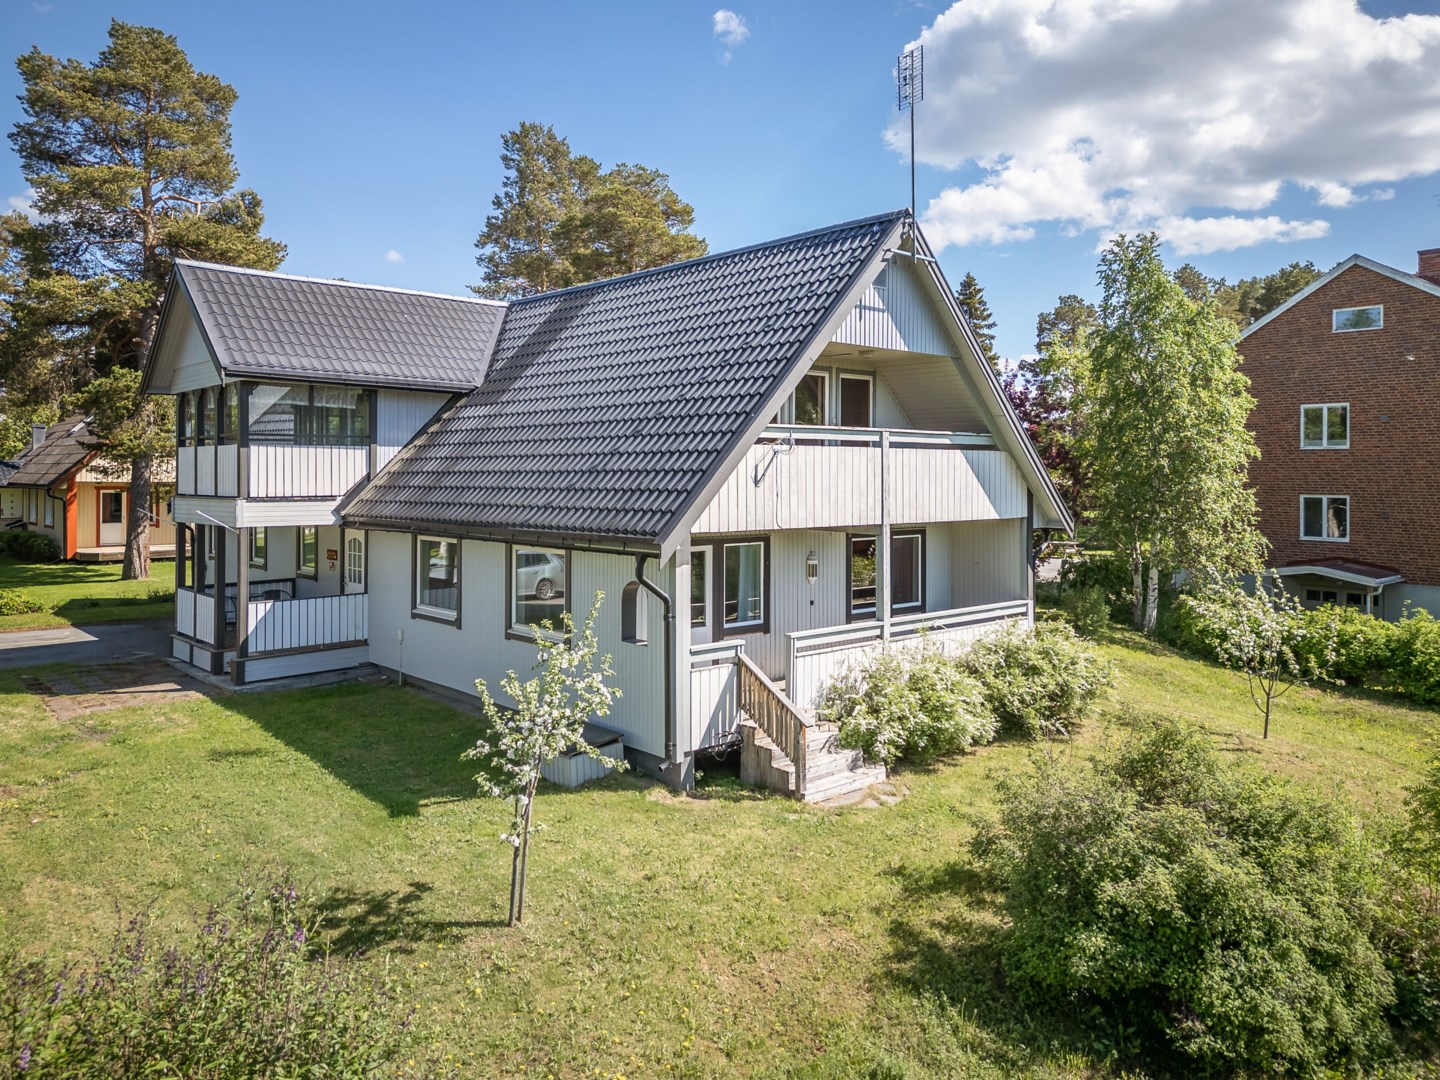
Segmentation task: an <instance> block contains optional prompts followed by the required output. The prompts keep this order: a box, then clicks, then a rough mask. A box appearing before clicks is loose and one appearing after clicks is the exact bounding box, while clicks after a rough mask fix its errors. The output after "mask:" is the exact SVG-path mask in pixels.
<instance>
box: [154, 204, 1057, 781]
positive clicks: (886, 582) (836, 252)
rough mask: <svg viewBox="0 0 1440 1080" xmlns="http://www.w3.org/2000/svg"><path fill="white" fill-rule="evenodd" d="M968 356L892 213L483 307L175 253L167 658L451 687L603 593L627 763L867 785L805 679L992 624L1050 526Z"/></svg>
mask: <svg viewBox="0 0 1440 1080" xmlns="http://www.w3.org/2000/svg"><path fill="white" fill-rule="evenodd" d="M977 356H978V348H977V346H976V343H975V340H974V337H973V335H972V333H971V332H970V330H969V328H968V327H967V326H966V325H965V323H964V320H963V318H962V317H961V316H960V313H959V311H958V309H957V308H956V306H955V304H954V299H953V294H952V292H951V290H950V288H949V286H948V285H947V284H946V282H945V280H944V278H943V276H942V275H941V273H940V270H939V267H938V264H937V263H936V262H935V260H934V258H933V255H932V253H931V251H930V249H929V248H928V247H927V245H926V244H925V241H924V238H923V236H921V235H920V233H919V231H918V230H917V229H916V228H915V227H914V225H913V223H912V221H911V219H910V217H909V215H908V213H906V212H898V213H893V214H887V215H883V216H879V217H875V218H870V219H865V220H863V221H857V222H849V223H846V224H843V225H838V226H834V227H831V228H828V229H822V230H818V231H816V232H812V233H806V234H803V235H800V236H795V237H787V238H784V239H782V240H777V241H773V242H770V243H767V244H761V245H757V246H755V247H752V248H746V249H743V250H740V251H736V252H728V253H724V254H719V255H712V256H707V257H706V258H703V259H698V260H694V261H691V262H687V263H681V264H678V265H676V266H671V267H665V268H663V269H659V270H653V271H646V272H643V273H639V274H632V275H629V276H627V277H622V278H616V279H612V280H610V281H605V282H598V283H595V284H593V285H587V286H580V287H577V288H573V289H568V290H562V291H559V292H552V293H545V294H541V295H539V296H535V297H529V298H526V299H524V300H519V301H514V302H511V303H509V304H508V305H507V304H498V303H493V302H487V301H479V300H468V299H458V298H449V297H438V296H431V295H425V294H415V293H407V292H402V291H399V290H387V289H374V288H368V287H365V286H358V285H353V284H349V283H345V282H328V281H326V282H322V281H310V280H305V279H297V278H291V277H287V276H285V275H279V274H265V273H259V272H253V271H242V270H234V269H227V268H222V267H212V266H202V265H199V264H192V263H181V264H179V265H178V266H177V271H176V275H175V278H174V281H173V282H172V285H171V288H170V290H169V293H168V294H167V299H166V306H165V315H164V319H163V322H162V326H161V329H160V332H159V335H158V338H157V342H156V346H155V348H154V350H153V352H152V358H151V363H150V366H149V370H148V373H147V387H148V389H149V390H150V391H151V392H156V393H174V394H179V395H180V396H181V409H180V416H181V421H180V423H181V429H180V432H179V435H180V450H179V462H178V469H177V475H178V491H177V495H176V499H175V507H174V515H175V520H176V521H177V522H178V523H180V527H181V528H183V529H186V530H189V531H190V532H191V533H192V534H193V536H194V537H195V544H194V545H193V546H194V550H195V553H196V554H195V557H194V558H192V559H191V560H189V561H188V562H186V563H183V564H182V566H181V569H180V571H179V573H180V576H181V581H180V587H181V591H180V599H179V601H178V602H177V616H176V632H175V652H176V655H177V656H178V657H180V658H181V659H184V660H187V661H190V662H193V663H196V664H199V665H201V666H205V667H208V668H209V669H210V670H212V671H217V672H218V671H224V670H229V671H230V672H231V673H232V676H233V677H234V678H235V679H236V680H237V681H253V680H259V679H266V678H272V677H275V676H278V675H281V674H288V673H291V672H299V671H316V670H326V669H333V668H339V667H345V666H349V665H355V664H359V663H362V662H367V661H368V662H369V663H371V664H375V665H377V666H379V667H380V668H382V669H385V670H387V671H390V672H393V673H396V674H397V675H398V674H403V675H404V676H405V677H406V678H407V679H411V680H416V681H421V682H424V683H429V684H432V685H435V686H438V687H444V688H448V689H449V690H452V691H458V692H461V693H466V694H473V693H474V682H475V680H476V679H477V678H483V679H485V680H486V681H487V682H488V683H489V684H490V685H491V686H492V687H493V686H495V685H496V684H498V681H499V678H500V676H501V675H502V674H503V673H504V672H505V671H506V670H507V669H510V668H514V669H517V670H524V669H526V668H528V666H529V665H530V664H531V663H532V662H533V659H534V647H533V638H532V636H531V630H530V629H529V626H530V624H532V623H543V622H544V621H545V620H547V619H550V618H553V617H554V616H555V615H556V614H557V613H558V612H560V611H561V610H564V609H568V610H571V611H572V612H574V613H575V614H576V616H577V617H582V616H583V614H584V612H585V611H586V610H587V609H588V606H589V604H590V601H591V598H592V597H593V595H594V593H595V592H596V591H603V592H604V593H605V595H606V597H607V599H606V601H605V604H604V606H603V608H602V617H601V627H600V632H601V637H602V642H603V645H604V648H605V650H606V651H608V652H609V653H611V654H612V656H613V662H614V666H615V669H616V672H617V675H616V681H617V683H618V684H619V686H620V688H621V690H622V691H623V697H622V698H621V700H620V702H619V703H618V706H617V709H616V711H615V713H613V714H612V716H611V717H610V718H609V720H608V721H607V723H608V724H609V726H611V727H613V728H614V729H616V730H617V731H618V732H619V733H620V734H621V735H622V736H623V740H624V747H625V752H626V754H627V755H628V756H629V757H630V758H631V759H632V760H633V761H634V762H635V763H636V764H638V765H640V766H642V767H647V768H651V769H653V770H657V771H660V772H662V773H663V774H664V775H665V776H666V778H667V779H668V780H669V781H670V782H672V783H676V784H680V785H688V784H689V783H690V778H691V776H692V775H693V774H692V764H693V760H694V756H695V754H696V753H697V752H700V751H704V750H707V749H710V748H714V747H718V746H722V745H727V744H730V743H733V742H736V741H743V742H744V743H745V746H746V760H747V761H749V762H750V766H749V771H750V772H751V774H752V775H754V776H756V777H757V778H759V779H762V780H765V781H767V782H770V783H772V784H774V785H775V786H780V787H784V788H787V789H788V790H790V791H791V792H793V793H795V794H798V795H802V796H804V797H807V798H819V797H823V796H828V795H833V794H835V793H837V792H839V791H841V790H844V789H845V788H846V786H847V785H848V786H854V785H856V784H861V783H864V782H868V781H869V780H870V779H873V777H874V773H873V771H867V770H865V769H863V768H862V767H861V764H860V763H859V762H858V761H856V760H854V759H853V758H852V757H851V756H850V755H844V754H840V753H838V752H837V751H836V750H835V748H834V746H833V737H832V735H833V733H830V732H828V731H826V730H825V729H824V728H823V726H819V725H817V724H816V721H815V717H814V711H813V705H814V703H815V699H816V696H817V695H818V693H819V692H820V689H821V687H822V686H823V684H824V683H825V681H826V680H827V679H828V678H829V677H830V676H831V675H833V674H834V673H835V672H836V671H838V670H840V669H841V668H842V667H843V666H844V665H846V664H847V663H850V662H852V661H854V660H855V659H856V658H857V657H858V656H861V655H862V654H863V653H864V652H865V651H866V650H871V649H875V648H878V647H882V646H884V645H885V644H886V643H887V642H900V643H903V642H906V641H913V640H915V639H916V637H917V635H918V634H919V633H920V632H921V631H922V630H924V631H926V633H927V635H928V639H929V640H934V641H938V642H940V643H942V644H944V645H947V646H955V645H957V644H958V643H962V642H964V641H967V640H970V639H972V638H973V637H975V636H976V635H977V634H980V633H985V632H987V631H990V630H993V629H994V628H996V627H999V626H1004V625H1008V624H1013V623H1021V624H1028V623H1029V622H1030V621H1031V619H1032V617H1033V586H1032V581H1033V578H1032V566H1031V551H1032V536H1033V534H1034V531H1035V530H1037V529H1053V530H1068V529H1069V528H1070V525H1071V523H1070V518H1069V515H1068V512H1067V510H1066V508H1065V507H1064V505H1063V504H1062V502H1061V500H1060V499H1059V497H1058V496H1057V494H1056V492H1055V488H1054V486H1053V484H1052V483H1051V482H1050V480H1049V478H1048V476H1047V475H1046V474H1045V471H1044V468H1043V467H1042V465H1041V464H1040V462H1039V459H1038V458H1037V457H1036V455H1035V452H1034V449H1033V448H1032V447H1031V445H1030V443H1029V441H1028V440H1027V438H1026V436H1025V434H1024V430H1023V428H1022V427H1021V425H1020V424H1019V422H1018V421H1017V419H1016V417H1015V415H1014V413H1013V411H1012V410H1011V409H1010V407H1009V405H1008V403H1007V402H1006V400H1005V397H1004V395H1003V393H1002V392H1001V390H1000V388H999V385H998V383H997V381H996V378H995V376H994V374H993V372H992V371H991V370H990V368H989V366H988V365H987V364H986V363H985V362H984V361H983V360H982V359H977ZM237 597H244V598H245V603H244V604H243V605H241V604H239V603H238V602H237ZM241 607H243V609H244V610H243V612H242V611H241V610H240V609H241ZM381 722H384V721H383V720H377V723H381Z"/></svg>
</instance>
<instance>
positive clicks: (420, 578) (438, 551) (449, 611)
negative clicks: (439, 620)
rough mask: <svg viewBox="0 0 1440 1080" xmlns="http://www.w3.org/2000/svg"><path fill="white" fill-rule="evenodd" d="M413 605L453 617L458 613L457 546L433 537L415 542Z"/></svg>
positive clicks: (458, 558) (458, 545) (458, 573)
mask: <svg viewBox="0 0 1440 1080" xmlns="http://www.w3.org/2000/svg"><path fill="white" fill-rule="evenodd" d="M415 606H416V608H417V609H420V610H422V611H425V612H427V613H429V614H432V615H440V616H443V617H449V618H453V617H454V616H455V614H456V612H458V611H459V610H460V543H459V541H457V540H442V539H439V538H438V537H433V536H421V537H419V538H417V539H416V541H415Z"/></svg>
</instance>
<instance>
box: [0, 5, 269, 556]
mask: <svg viewBox="0 0 1440 1080" xmlns="http://www.w3.org/2000/svg"><path fill="white" fill-rule="evenodd" d="M16 66H17V67H18V68H19V71H20V77H21V80H22V81H23V83H24V87H25V93H24V95H23V96H22V98H21V102H22V105H23V109H24V114H25V119H23V120H22V121H20V122H19V123H17V124H16V125H15V128H14V130H13V131H12V132H11V134H10V141H11V144H12V145H13V146H14V148H15V152H16V154H17V155H18V156H19V158H20V164H21V170H22V172H23V173H24V176H25V179H26V181H27V182H28V183H29V185H30V186H31V187H32V188H33V189H34V190H35V192H36V196H35V209H36V211H37V213H38V216H39V222H38V223H33V224H32V223H30V222H28V221H26V220H25V219H24V218H23V217H20V216H19V215H10V216H9V217H7V218H6V219H5V223H4V228H5V230H6V231H7V232H8V233H9V234H10V238H11V244H12V245H13V247H14V248H15V249H17V250H18V251H19V262H20V263H21V264H22V265H23V272H22V273H20V274H19V275H18V276H13V275H12V278H11V282H10V284H11V290H12V291H11V293H10V295H9V296H8V297H7V300H8V311H7V312H6V313H5V314H4V320H5V321H4V325H3V330H0V377H3V379H4V381H5V384H6V386H7V388H19V389H21V390H22V396H23V397H25V398H28V399H30V400H31V401H32V402H35V401H39V400H41V399H45V403H46V404H55V403H58V402H60V401H62V400H63V399H65V398H67V397H69V396H70V395H72V394H76V393H78V392H80V391H84V390H85V389H86V388H87V387H88V386H89V385H90V384H91V383H92V382H94V381H96V380H98V379H103V378H105V377H107V376H110V375H111V374H112V373H115V372H121V371H128V372H131V373H132V375H133V373H134V372H137V371H139V370H140V369H141V367H142V366H143V364H144V360H145V357H146V354H147V352H148V350H149V347H150V343H151V341H152V340H153V339H154V336H155V328H156V326H157V325H158V323H159V316H160V301H161V296H162V293H163V291H164V286H165V282H166V280H167V278H168V277H169V274H170V270H171V266H172V265H173V262H174V260H175V259H176V258H192V259H203V260H207V261H211V262H223V263H231V264H235V265H240V266H250V267H256V268H260V269H267V270H273V269H274V268H275V267H277V266H278V265H279V264H280V262H281V260H282V259H283V258H284V257H285V247H284V245H283V244H280V243H277V242H276V241H274V240H270V239H268V238H266V237H264V236H262V235H261V229H262V227H263V225H264V214H263V213H262V210H261V205H260V199H259V197H258V196H257V195H255V193H254V192H252V191H236V190H234V186H235V181H236V179H237V171H236V167H235V161H234V158H233V156H232V155H231V153H230V110H231V108H232V107H233V106H234V104H235V99H236V93H235V90H234V89H233V88H232V87H230V86H228V85H226V84H225V83H223V82H221V81H220V80H219V79H218V78H217V77H216V76H214V75H208V74H205V73H203V72H198V71H196V70H195V69H194V67H193V66H192V65H191V63H190V60H189V58H188V57H187V56H186V55H185V52H184V51H183V50H182V49H181V48H180V45H179V43H178V42H177V41H176V39H175V38H174V37H172V36H170V35H168V34H165V33H163V32H161V31H159V30H156V29H152V28H150V27H144V26H132V25H130V24H127V23H122V22H119V21H112V22H111V23H110V30H109V45H107V46H106V48H105V49H104V50H102V52H101V53H100V56H99V58H98V59H97V60H96V61H94V62H93V63H88V64H87V63H84V62H82V61H79V60H73V59H71V60H60V59H57V58H55V57H53V56H48V55H46V54H44V53H42V52H41V51H40V50H39V49H38V48H37V49H32V50H31V51H30V52H28V53H26V54H24V55H23V56H21V57H20V58H19V59H18V60H17V61H16ZM137 383H138V380H136V379H135V378H133V377H130V378H120V379H117V380H111V381H109V382H102V383H101V390H102V391H103V389H104V388H106V387H108V388H109V389H110V390H111V391H113V393H114V394H115V395H117V397H116V399H115V400H107V401H106V402H103V403H102V402H98V401H96V400H95V392H92V393H91V395H90V402H91V404H93V405H96V406H97V416H96V422H95V426H94V427H93V428H92V430H94V431H95V434H96V435H97V436H99V437H100V438H101V439H102V440H104V441H105V442H106V453H107V456H110V457H112V458H118V459H120V460H122V461H124V462H126V463H127V464H128V465H129V468H130V520H129V522H128V523H127V528H126V543H125V564H124V568H123V569H124V576H125V577H147V576H148V575H149V556H150V551H149V529H148V511H149V506H150V488H151V475H152V471H153V467H154V462H155V460H156V458H157V457H160V456H162V455H164V454H167V453H169V452H171V451H172V450H173V447H174V439H173V424H172V422H171V409H172V408H173V405H172V403H171V402H170V401H168V400H167V399H161V398H155V397H142V396H140V395H139V394H137V393H135V392H134V390H135V388H136V386H137ZM101 404H104V405H106V406H108V407H105V408H98V406H99V405H101ZM136 433H139V437H136ZM112 435H113V436H114V441H113V443H112V442H111V440H110V436H112Z"/></svg>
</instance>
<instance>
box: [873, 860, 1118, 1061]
mask: <svg viewBox="0 0 1440 1080" xmlns="http://www.w3.org/2000/svg"><path fill="white" fill-rule="evenodd" d="M889 875H890V876H891V877H894V878H896V879H898V881H899V884H900V895H901V898H902V903H901V910H902V912H903V914H901V915H900V916H898V917H896V918H895V919H893V920H891V922H890V925H889V927H888V928H887V933H888V935H889V939H890V953H889V957H888V960H887V963H886V966H885V968H884V970H883V971H882V973H881V974H880V975H879V978H880V979H881V980H883V981H884V982H886V983H888V984H889V985H890V986H891V987H894V988H897V989H900V990H903V991H905V992H907V993H910V994H913V995H914V996H915V997H917V998H924V999H929V1000H933V1001H936V1002H938V1003H939V1004H940V1005H941V1006H943V1007H944V1008H945V1009H946V1010H947V1012H953V1013H954V1014H955V1015H959V1016H963V1017H965V1018H966V1020H967V1021H968V1022H969V1023H970V1024H972V1025H973V1026H974V1027H975V1028H977V1029H979V1031H981V1032H983V1033H984V1036H985V1042H986V1054H987V1056H988V1057H990V1058H991V1059H993V1060H994V1061H995V1062H996V1063H997V1064H999V1065H1000V1066H1001V1067H1002V1068H1004V1069H1005V1071H1006V1072H1007V1073H1009V1072H1014V1073H1016V1074H1020V1073H1029V1072H1031V1071H1033V1070H1035V1069H1037V1068H1039V1067H1041V1066H1042V1065H1043V1064H1044V1063H1045V1062H1046V1060H1047V1059H1050V1058H1053V1057H1055V1056H1058V1055H1065V1056H1067V1057H1071V1058H1073V1057H1075V1056H1077V1055H1078V1056H1080V1057H1089V1056H1091V1055H1092V1054H1093V1053H1094V1050H1095V1047H1094V1043H1093V1039H1092V1038H1091V1037H1090V1035H1089V1033H1087V1031H1086V1030H1085V1028H1084V1027H1083V1026H1082V1025H1081V1024H1080V1023H1079V1022H1078V1018H1076V1017H1072V1016H1064V1015H1060V1014H1058V1013H1055V1012H1045V1011H1036V1010H1034V1009H1033V1008H1031V1007H1029V1006H1027V1005H1026V1004H1025V1003H1024V1002H1022V1001H1021V1000H1020V999H1019V998H1018V997H1017V996H1016V994H1015V993H1014V991H1013V990H1012V989H1011V988H1010V987H1009V986H1008V984H1007V983H1006V980H1005V977H1004V972H1003V969H1002V966H1001V950H1002V945H1003V941H1004V935H1005V924H1004V920H1003V918H1002V917H1001V912H1000V906H999V897H998V896H996V895H995V894H994V893H993V892H992V891H991V888H990V886H989V884H988V882H987V881H986V879H985V878H984V876H983V875H982V874H981V873H980V872H979V870H978V869H976V867H975V866H974V865H973V864H972V863H971V862H970V861H969V860H967V859H958V860H955V861H952V862H948V863H944V864H942V865H940V866H938V867H926V868H922V869H916V868H913V867H897V868H895V869H894V870H891V871H889ZM957 902H958V903H957Z"/></svg>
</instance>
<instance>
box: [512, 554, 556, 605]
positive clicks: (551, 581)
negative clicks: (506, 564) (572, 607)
mask: <svg viewBox="0 0 1440 1080" xmlns="http://www.w3.org/2000/svg"><path fill="white" fill-rule="evenodd" d="M516 561H517V564H518V565H517V567H516V570H515V588H516V589H517V590H518V591H519V593H520V595H521V596H526V597H529V596H533V597H534V598H535V599H537V600H549V599H551V598H552V597H555V596H564V595H565V560H564V558H562V557H561V556H559V555H554V554H552V553H550V552H548V551H522V552H519V553H518V555H517V557H516Z"/></svg>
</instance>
